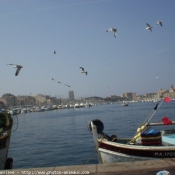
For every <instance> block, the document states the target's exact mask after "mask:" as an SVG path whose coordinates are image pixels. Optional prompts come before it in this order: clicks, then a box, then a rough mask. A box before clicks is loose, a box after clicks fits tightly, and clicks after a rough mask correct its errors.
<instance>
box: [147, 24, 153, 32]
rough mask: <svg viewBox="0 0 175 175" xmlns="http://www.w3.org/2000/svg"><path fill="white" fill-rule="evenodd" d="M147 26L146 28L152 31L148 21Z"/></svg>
mask: <svg viewBox="0 0 175 175" xmlns="http://www.w3.org/2000/svg"><path fill="white" fill-rule="evenodd" d="M146 25H147V27H146V30H150V31H151V32H152V28H153V27H151V26H150V25H149V24H148V23H146Z"/></svg>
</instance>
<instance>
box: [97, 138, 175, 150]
mask: <svg viewBox="0 0 175 175" xmlns="http://www.w3.org/2000/svg"><path fill="white" fill-rule="evenodd" d="M98 143H99V148H101V147H100V144H101V143H103V144H106V145H109V146H113V147H121V148H125V149H132V150H147V151H155V150H156V151H175V145H173V146H172V145H170V146H164V145H160V146H144V145H130V144H123V143H118V142H111V141H108V140H106V139H98ZM103 149H104V148H103Z"/></svg>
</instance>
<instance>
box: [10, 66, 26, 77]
mask: <svg viewBox="0 0 175 175" xmlns="http://www.w3.org/2000/svg"><path fill="white" fill-rule="evenodd" d="M7 65H12V66H13V67H15V68H17V70H16V73H15V76H17V75H18V74H19V71H20V70H21V68H23V67H22V66H21V65H17V64H7Z"/></svg>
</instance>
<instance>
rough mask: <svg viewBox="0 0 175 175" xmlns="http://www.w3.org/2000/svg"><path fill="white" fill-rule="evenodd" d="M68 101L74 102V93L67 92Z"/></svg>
mask: <svg viewBox="0 0 175 175" xmlns="http://www.w3.org/2000/svg"><path fill="white" fill-rule="evenodd" d="M69 100H70V101H73V100H74V91H69Z"/></svg>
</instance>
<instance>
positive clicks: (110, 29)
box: [106, 28, 117, 37]
mask: <svg viewBox="0 0 175 175" xmlns="http://www.w3.org/2000/svg"><path fill="white" fill-rule="evenodd" d="M106 32H114V37H116V33H117V29H115V28H109V29H108V30H106Z"/></svg>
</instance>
